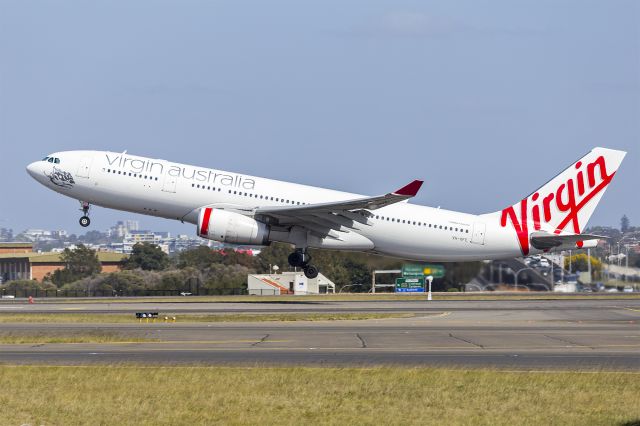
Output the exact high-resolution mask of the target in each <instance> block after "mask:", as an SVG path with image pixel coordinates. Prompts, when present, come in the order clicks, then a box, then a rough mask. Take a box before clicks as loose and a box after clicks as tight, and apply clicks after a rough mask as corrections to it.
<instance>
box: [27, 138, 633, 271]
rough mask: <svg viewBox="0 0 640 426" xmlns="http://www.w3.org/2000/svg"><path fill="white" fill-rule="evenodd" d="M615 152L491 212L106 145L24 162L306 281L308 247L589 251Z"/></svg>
mask: <svg viewBox="0 0 640 426" xmlns="http://www.w3.org/2000/svg"><path fill="white" fill-rule="evenodd" d="M625 155H626V152H624V151H618V150H613V149H607V148H594V149H592V150H591V151H590V152H589V153H587V154H586V155H584V156H583V157H582V158H580V159H579V160H578V161H576V162H574V163H572V164H571V165H570V166H569V167H568V168H567V169H565V170H564V171H562V172H561V173H559V174H558V175H556V176H555V177H554V178H552V179H551V180H549V181H548V182H547V183H545V184H544V185H543V186H542V187H540V188H539V189H538V190H536V191H534V192H532V193H531V194H529V195H528V196H526V197H524V198H522V199H521V200H519V201H518V202H516V203H515V204H513V205H510V206H507V207H506V208H504V209H502V210H500V211H497V212H492V213H487V214H479V215H476V214H469V213H462V212H456V211H450V210H445V209H440V208H432V207H427V206H420V205H415V204H411V203H409V202H408V201H409V199H411V198H412V197H414V196H415V195H416V194H417V193H418V190H419V189H420V188H421V186H422V183H423V182H422V181H421V180H414V181H412V182H410V183H408V184H407V185H405V186H403V187H401V188H400V189H397V190H395V191H392V192H389V193H386V194H384V195H378V196H373V197H369V196H365V195H359V194H352V193H347V192H340V191H335V190H330V189H323V188H317V187H312V186H305V185H300V184H296V183H289V182H282V181H276V180H271V179H266V178H261V177H255V176H249V175H245V174H241V173H233V172H226V171H222V170H216V169H208V168H204V167H199V166H191V165H187V164H179V163H173V162H170V161H165V160H160V159H153V158H147V157H140V156H135V155H130V154H128V153H127V152H126V151H125V152H122V153H117V152H109V151H64V152H57V153H53V154H50V155H47V156H46V157H44V158H43V159H42V160H40V161H35V162H33V163H31V164H29V165H28V166H27V171H28V173H29V174H30V175H31V176H32V177H33V178H34V179H35V180H37V181H38V182H39V183H41V184H42V185H44V186H46V187H47V188H49V189H52V190H54V191H56V192H59V193H60V194H63V195H66V196H68V197H71V198H74V199H76V200H78V201H80V204H81V210H82V212H83V215H82V217H81V218H80V225H81V226H83V227H86V226H89V224H90V219H89V210H90V207H91V206H92V205H96V206H102V207H106V208H111V209H116V210H124V211H128V212H134V213H140V214H144V215H149V216H157V217H162V218H167V219H174V220H179V221H181V222H183V223H184V222H187V223H192V224H194V225H196V226H197V227H196V232H197V235H198V236H199V237H202V238H206V239H210V240H215V241H218V242H222V243H230V244H244V245H268V244H270V243H271V242H273V241H279V242H284V243H289V244H291V245H293V246H294V251H293V252H292V253H291V254H290V255H289V259H288V260H289V264H290V265H291V266H294V267H300V268H302V269H303V271H304V273H305V275H306V276H307V277H308V278H315V277H316V276H317V275H318V269H317V268H316V267H315V266H314V265H313V264H311V258H310V256H309V253H308V249H309V248H321V249H335V250H348V251H362V252H368V253H375V254H382V255H387V256H392V257H397V258H402V259H407V260H416V261H436V262H448V261H474V260H490V259H506V258H514V257H519V256H527V255H533V254H539V253H545V252H549V251H558V250H568V249H577V248H587V247H594V246H596V245H597V242H598V239H599V238H605V237H601V236H598V235H590V234H583V233H582V230H583V229H584V227H585V225H586V224H587V221H588V220H589V218H590V217H591V214H592V213H593V211H594V210H595V207H596V205H597V204H598V202H599V201H600V199H601V198H602V195H603V194H604V192H605V190H606V188H607V186H608V185H609V184H610V183H611V180H612V179H613V176H614V175H615V173H616V171H617V170H618V168H619V167H620V164H621V163H622V160H623V159H624V156H625Z"/></svg>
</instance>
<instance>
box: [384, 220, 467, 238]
mask: <svg viewBox="0 0 640 426" xmlns="http://www.w3.org/2000/svg"><path fill="white" fill-rule="evenodd" d="M375 218H376V219H380V220H386V221H387V222H396V223H404V224H407V225H416V226H425V227H428V228H433V229H443V230H445V231H454V232H463V233H465V234H468V233H469V230H468V229H463V228H456V227H453V226H446V225H434V224H432V223H426V222H416V221H413V222H412V221H410V220H406V219H402V220H400V219H396V218H394V217H385V216H375Z"/></svg>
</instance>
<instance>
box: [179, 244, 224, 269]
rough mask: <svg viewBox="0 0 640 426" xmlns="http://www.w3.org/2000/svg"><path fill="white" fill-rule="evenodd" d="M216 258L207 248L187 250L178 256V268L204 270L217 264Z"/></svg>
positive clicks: (200, 247)
mask: <svg viewBox="0 0 640 426" xmlns="http://www.w3.org/2000/svg"><path fill="white" fill-rule="evenodd" d="M215 261H216V256H215V253H214V252H213V250H211V249H210V248H209V247H207V246H199V247H196V248H194V249H192V250H185V251H183V252H181V253H180V254H179V255H178V268H180V269H183V268H188V267H193V268H196V269H204V268H208V267H209V266H211V264H213V263H215Z"/></svg>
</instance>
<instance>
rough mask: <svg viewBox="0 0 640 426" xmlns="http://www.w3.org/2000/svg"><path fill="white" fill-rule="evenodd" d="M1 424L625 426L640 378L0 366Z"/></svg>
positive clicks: (636, 407) (637, 403)
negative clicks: (566, 425) (0, 389)
mask: <svg viewBox="0 0 640 426" xmlns="http://www.w3.org/2000/svg"><path fill="white" fill-rule="evenodd" d="M0 383H2V392H0V407H2V409H1V410H0V424H2V425H20V424H31V425H80V424H94V425H99V424H103V425H107V424H108V425H115V424H118V425H196V424H197V425H200V424H232V425H242V424H287V425H288V424H296V425H297V424H300V425H302V424H305V425H306V424H333V425H343V424H368V425H374V424H375V425H378V424H398V425H400V424H402V425H424V424H434V425H441V424H447V425H463V424H464V425H514V424H531V425H549V424H554V425H565V424H568V425H616V424H619V425H622V424H625V423H628V424H631V423H630V422H632V421H634V420H639V419H640V398H638V395H639V394H640V374H637V373H615V372H598V373H577V372H505V371H489V370H474V371H462V370H445V369H420V368H412V369H408V368H390V367H384V368H304V367H295V368H259V367H253V368H232V367H136V366H86V367H53V366H0Z"/></svg>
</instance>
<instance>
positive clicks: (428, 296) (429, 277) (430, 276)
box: [425, 275, 433, 300]
mask: <svg viewBox="0 0 640 426" xmlns="http://www.w3.org/2000/svg"><path fill="white" fill-rule="evenodd" d="M425 278H426V280H427V281H428V282H429V292H428V293H427V300H432V298H431V283H432V282H433V276H432V275H429V276H427V277H425Z"/></svg>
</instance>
